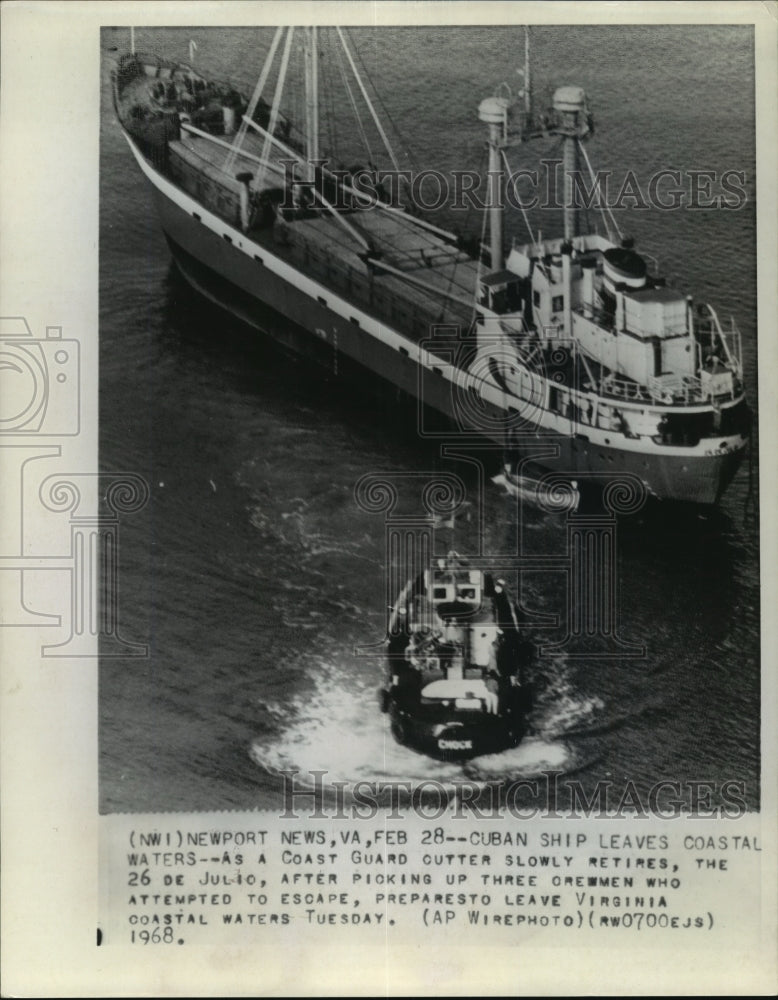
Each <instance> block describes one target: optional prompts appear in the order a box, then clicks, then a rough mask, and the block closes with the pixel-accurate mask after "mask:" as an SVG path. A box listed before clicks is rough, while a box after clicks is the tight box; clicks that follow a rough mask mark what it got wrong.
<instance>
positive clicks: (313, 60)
mask: <svg viewBox="0 0 778 1000" xmlns="http://www.w3.org/2000/svg"><path fill="white" fill-rule="evenodd" d="M316 34H317V29H316V28H315V27H312V28H307V29H306V31H305V41H304V54H305V126H306V128H305V158H306V161H307V166H306V174H307V176H306V180H307V181H310V182H313V181H314V180H315V173H316V166H315V164H316V161H317V160H318V159H319V55H318V40H317V37H316Z"/></svg>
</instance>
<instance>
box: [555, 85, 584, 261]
mask: <svg viewBox="0 0 778 1000" xmlns="http://www.w3.org/2000/svg"><path fill="white" fill-rule="evenodd" d="M554 111H555V112H556V113H557V115H558V123H557V126H556V130H555V131H556V133H557V135H561V136H562V137H563V142H564V146H563V164H562V166H563V173H564V213H565V240H566V241H567V242H570V240H572V239H573V238H574V237H576V236H578V210H577V209H576V206H575V200H574V195H575V190H574V186H573V178H574V177H577V176H578V175H579V173H580V169H581V165H580V160H579V155H578V144H579V141H580V140H581V139H582V138H583V137H584V136H585V135H586V133H587V132H588V131H589V123H588V121H587V114H586V94H585V93H584V91H583V89H582V88H581V87H559V88H557V90H556V92H555V93H554Z"/></svg>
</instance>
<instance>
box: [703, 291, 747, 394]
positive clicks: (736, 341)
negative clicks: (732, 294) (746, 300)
mask: <svg viewBox="0 0 778 1000" xmlns="http://www.w3.org/2000/svg"><path fill="white" fill-rule="evenodd" d="M698 310H699V312H698V315H697V317H696V319H695V323H694V337H695V340H696V341H697V345H698V352H699V355H700V369H704V367H705V365H706V364H707V363H708V362H709V361H710V360H711V359H714V358H718V359H719V361H721V362H723V363H725V364H726V365H727V367H728V368H729V370H730V371H731V372H732V373H733V374H734V376H735V378H736V379H737V380H740V379H742V377H743V343H742V338H741V336H740V330H738V328H737V327H736V326H735V321H734V319H733V318H732V317H731V316H730V319H729V325H728V326H727V327H723V326H722V325H721V322H720V321H719V317H718V314H717V312H716V310H715V309H714V308H713V306H711V305H709V304H708V303H707V302H706V303H704V304H701V305H700V306H699V307H698Z"/></svg>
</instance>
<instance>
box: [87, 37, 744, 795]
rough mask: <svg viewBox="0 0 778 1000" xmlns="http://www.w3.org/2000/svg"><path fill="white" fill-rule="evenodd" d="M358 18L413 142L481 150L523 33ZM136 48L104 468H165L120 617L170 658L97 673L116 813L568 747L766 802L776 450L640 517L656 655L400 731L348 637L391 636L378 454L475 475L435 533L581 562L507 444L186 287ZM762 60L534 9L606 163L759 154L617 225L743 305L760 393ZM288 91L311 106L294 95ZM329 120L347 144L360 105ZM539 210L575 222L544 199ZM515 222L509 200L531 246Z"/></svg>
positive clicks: (644, 607) (550, 57) (626, 567)
mask: <svg viewBox="0 0 778 1000" xmlns="http://www.w3.org/2000/svg"><path fill="white" fill-rule="evenodd" d="M136 38H137V43H138V47H139V48H141V49H142V50H144V51H152V52H157V53H159V54H161V55H165V56H168V57H170V58H181V59H185V58H186V57H187V48H188V41H189V39H190V38H195V39H196V40H197V43H198V50H197V60H198V65H200V66H201V68H202V69H204V70H208V71H212V72H215V73H216V74H217V75H218V76H220V77H221V78H230V79H232V80H233V81H234V82H236V83H237V84H239V85H240V86H241V87H242V88H243V89H245V90H247V91H249V92H250V91H251V89H252V88H253V84H254V81H255V79H256V77H257V75H258V73H259V70H260V68H261V65H262V58H263V55H264V53H265V52H266V51H267V49H268V46H269V41H270V39H269V37H268V36H267V33H266V32H262V31H260V30H255V29H238V30H230V31H226V32H217V31H213V30H211V31H208V30H203V29H196V30H195V29H193V30H192V31H186V30H183V29H180V30H179V29H159V30H149V31H142V30H139V31H138V32H136ZM353 39H354V43H355V45H356V48H357V49H358V50H359V52H360V54H361V56H362V59H363V61H364V63H365V65H366V66H367V68H368V72H369V76H370V79H371V80H372V82H373V83H374V84H375V86H376V88H377V89H378V90H379V91H380V93H381V94H382V97H383V101H384V104H385V106H386V110H387V111H388V114H389V117H390V119H391V121H392V122H393V123H394V124H395V125H396V126H397V129H398V131H399V132H400V133H401V134H402V136H403V137H404V145H402V146H399V145H398V150H401V151H402V152H401V154H400V155H401V156H403V157H408V159H407V160H406V162H409V163H410V162H413V163H415V164H416V165H417V166H419V167H428V166H429V167H436V168H439V169H442V170H446V171H448V170H451V169H453V168H468V169H476V168H478V167H479V165H480V164H481V162H482V150H483V136H482V131H481V129H482V126H481V125H480V124H479V123H478V121H477V116H476V108H477V105H478V102H479V101H480V100H481V98H482V97H484V96H486V95H488V94H489V93H491V92H493V90H494V87H495V86H496V85H498V84H500V83H501V82H503V81H506V82H508V83H509V84H510V85H511V86H512V87H514V88H515V87H516V85H517V81H518V77H517V75H516V67H517V66H518V65H519V64H520V62H521V61H522V59H523V34H522V32H521V30H520V29H518V28H507V27H504V28H476V27H473V28H461V29H459V28H457V29H454V28H450V29H446V28H425V29H411V28H407V29H379V30H367V29H360V30H358V31H354V32H353ZM127 45H128V38H127V33H126V31H124V30H119V29H116V30H106V31H105V33H104V36H103V49H104V56H105V59H104V66H103V78H102V126H103V128H102V140H101V150H100V156H101V191H100V195H101V242H100V340H101V376H100V403H101V410H100V419H101V424H100V441H101V465H102V467H103V469H105V470H114V471H118V470H120V471H134V472H137V473H140V474H141V475H143V476H144V477H145V478H146V479H147V480H148V482H149V484H150V487H151V499H150V502H149V504H148V505H147V507H146V508H145V509H144V510H143V511H141V512H139V513H136V514H134V515H132V516H128V517H126V518H125V519H124V520H123V521H122V525H121V548H120V618H121V629H122V632H123V634H124V635H125V637H126V638H127V639H132V640H135V641H140V642H146V643H147V644H148V646H149V649H150V655H149V657H148V658H147V659H144V660H133V659H126V660H114V661H112V660H106V661H104V662H103V664H102V666H101V674H100V712H101V730H100V768H101V771H100V793H101V809H102V810H103V811H104V812H118V811H140V810H154V811H161V810H203V809H224V808H236V807H239V808H245V809H247V808H255V807H256V808H271V807H273V806H275V805H277V803H278V802H279V795H280V789H281V783H280V779H279V777H278V775H277V773H276V772H277V770H278V769H282V768H296V769H298V770H300V771H301V772H303V773H304V772H307V771H310V770H314V769H315V770H326V771H327V772H328V773H329V778H330V779H331V780H355V779H359V778H363V779H368V780H379V779H385V778H397V779H410V780H422V779H425V778H436V779H439V780H441V781H444V782H448V781H452V782H453V781H456V780H457V779H459V778H468V779H471V780H473V781H483V782H484V783H486V782H489V781H492V780H496V779H501V778H504V779H512V778H518V777H522V776H531V775H533V774H537V773H539V772H540V771H542V770H544V769H546V770H547V769H553V770H557V771H560V772H563V773H565V774H569V775H574V776H575V779H576V780H577V781H579V782H581V783H582V784H583V786H584V788H586V789H589V790H591V789H593V788H594V786H595V785H596V783H597V782H598V781H600V780H602V779H606V778H607V779H611V780H613V781H614V782H616V783H619V782H621V783H622V785H623V783H624V782H625V781H626V780H627V779H631V780H632V781H634V783H635V786H636V787H637V789H638V790H639V791H640V792H641V793H645V792H646V790H647V789H648V788H649V787H650V786H651V785H652V784H653V783H654V782H656V781H658V780H661V779H670V780H678V781H685V780H703V781H716V782H722V781H724V780H726V779H732V780H737V781H742V782H745V784H746V800H747V802H748V804H749V806H751V807H757V806H758V775H759V576H758V572H759V563H758V537H757V534H756V529H755V528H754V526H753V523H749V521H748V519H747V518H745V516H744V515H745V513H746V506H747V505H746V498H747V495H748V491H749V484H750V482H751V483H752V484H753V488H754V490H755V489H756V479H757V472H758V469H757V467H756V460H755V462H754V468H753V470H752V471H753V475H752V477H749V468H748V466H747V463H746V464H745V465H744V466H743V467H742V468H741V470H740V472H739V473H738V476H737V478H736V480H735V482H734V483H733V484H732V486H731V487H730V489H729V490H728V492H727V494H726V495H725V497H724V499H723V502H722V504H721V506H720V509H718V510H717V511H715V512H708V513H705V514H702V513H698V512H691V513H688V512H687V513H684V514H683V515H680V514H679V515H677V516H676V515H675V514H673V513H672V512H670V513H668V512H667V511H666V510H662V511H660V512H656V511H648V512H641V513H639V514H637V515H634V516H632V517H630V518H625V519H624V521H623V523H621V524H620V525H619V529H618V554H619V558H618V584H619V593H618V601H619V609H620V626H619V629H620V635H621V637H622V638H623V639H624V640H625V641H630V642H634V643H638V644H643V645H644V646H645V647H646V655H645V656H644V657H642V658H636V659H628V658H616V659H598V658H590V659H583V660H579V659H574V658H571V657H569V656H566V655H565V654H564V652H561V653H558V654H556V655H547V656H543V657H538V658H537V660H536V662H535V663H534V665H533V676H534V680H535V686H536V692H537V694H536V704H535V707H534V710H533V713H532V716H531V718H530V732H529V734H528V736H527V738H526V739H525V740H524V742H522V744H521V745H520V746H519V747H518V748H517V749H516V750H513V751H510V752H507V753H504V754H500V755H496V756H493V757H486V758H479V759H477V760H475V761H472V762H470V763H468V764H466V765H458V764H451V763H448V764H445V763H443V764H442V763H440V762H435V761H432V760H429V759H427V758H425V757H423V756H420V755H419V754H416V753H414V752H413V751H411V750H408V749H405V748H401V747H399V746H397V745H396V744H395V743H394V741H393V740H392V738H391V736H390V735H389V733H388V729H387V727H386V720H385V717H384V716H382V715H381V714H380V713H379V712H378V709H377V702H376V688H377V686H378V683H379V681H380V679H381V670H382V663H381V659H380V657H376V656H372V657H371V656H365V655H357V653H356V652H355V650H356V649H357V647H363V646H367V645H370V644H375V643H378V642H380V640H381V638H382V636H383V633H384V629H385V615H386V603H387V599H386V594H385V584H384V524H383V520H382V518H381V516H380V515H375V514H368V513H365V512H363V511H361V510H360V509H359V507H358V506H357V505H356V503H355V500H354V486H355V484H356V482H357V481H358V480H359V479H360V477H361V476H363V475H365V474H366V473H369V472H375V471H379V472H409V471H410V472H419V473H425V472H432V471H440V470H450V471H453V472H456V473H457V474H459V475H460V476H462V478H463V479H464V480H465V482H466V484H467V487H468V502H469V504H470V506H469V508H466V509H467V510H468V511H469V512H470V515H471V516H470V518H469V519H468V517H467V516H464V517H462V518H461V523H459V524H458V526H457V528H456V529H455V530H456V532H457V534H456V537H455V538H454V539H452V538H451V533H450V531H448V529H445V528H444V529H441V531H440V532H439V533H438V539H439V544H440V546H441V548H446V547H447V546H448V545H449V544H451V543H452V541H453V543H454V544H455V545H456V546H457V548H459V549H460V551H463V552H468V551H473V548H474V546H475V545H476V541H477V539H476V534H477V531H478V518H479V516H482V517H483V540H484V551H486V552H502V553H509V552H511V551H515V550H516V546H517V543H519V544H521V545H522V546H523V549H524V551H528V552H529V551H531V552H534V553H542V552H545V553H549V554H551V555H560V554H562V553H564V552H565V545H566V533H565V532H566V527H565V523H564V520H563V518H562V517H561V516H560V515H552V514H548V513H544V512H542V511H540V510H539V509H537V508H536V507H534V506H533V505H532V503H531V502H529V500H528V499H527V498H524V499H522V497H519V498H516V497H512V496H509V495H507V494H506V492H505V489H504V488H503V487H502V486H501V485H500V484H499V483H493V482H492V481H491V477H492V476H493V475H494V474H495V473H496V472H497V471H498V468H497V462H496V459H495V464H494V466H493V467H492V466H490V465H489V461H491V459H490V460H489V461H487V462H486V467H485V468H484V475H483V476H482V477H481V478H482V482H481V481H479V479H478V477H477V475H476V474H475V472H474V471H473V470H474V467H473V466H472V464H469V463H468V462H467V461H465V460H464V459H443V458H441V457H440V455H439V454H438V451H437V449H436V447H435V446H434V445H433V444H431V443H430V442H428V441H427V442H425V441H422V440H420V439H419V436H418V434H417V433H416V415H415V411H414V408H413V407H412V406H403V405H401V404H400V403H399V402H396V401H394V400H393V399H392V398H391V396H387V397H383V396H381V395H380V394H377V393H375V392H374V391H373V388H372V387H370V386H368V385H366V384H363V385H360V384H354V383H353V382H344V381H342V380H339V379H337V378H336V377H335V376H334V375H333V374H332V373H328V372H326V371H324V370H323V369H322V370H320V369H316V368H313V367H312V366H310V365H309V364H308V363H306V362H304V361H301V360H295V359H290V358H289V357H288V356H286V355H284V354H282V353H281V352H280V351H279V350H277V349H276V348H275V347H274V346H273V344H272V343H269V342H267V341H265V340H264V339H262V338H261V337H259V336H257V335H255V334H254V333H252V332H251V331H248V330H246V329H245V328H243V327H242V326H240V325H239V324H238V323H237V322H236V321H234V320H232V319H231V318H230V317H229V316H228V315H226V314H224V313H222V312H220V311H218V310H216V309H213V308H211V307H210V306H208V305H206V304H205V303H204V302H203V301H202V300H201V299H200V298H199V297H198V296H197V295H196V294H195V293H194V292H192V291H191V290H190V289H189V288H188V286H187V285H186V284H185V283H184V282H183V280H182V279H181V278H180V277H179V275H178V274H177V272H176V270H175V268H174V266H173V265H172V263H171V260H170V256H169V253H168V250H167V246H166V244H165V241H164V238H163V236H162V233H161V230H160V228H159V226H158V223H157V219H156V217H155V214H154V210H153V205H152V201H151V195H150V192H149V190H148V189H147V187H146V186H145V182H144V180H143V178H142V176H141V174H140V172H139V170H138V168H137V166H136V165H135V164H134V161H133V159H132V157H131V154H130V151H129V149H128V147H127V144H126V142H125V141H124V139H123V137H122V135H121V133H120V130H119V127H118V125H117V123H116V120H115V117H114V113H113V109H112V107H111V100H110V87H109V72H110V59H111V58H115V56H116V50H118V51H124V50H125V49H126V47H127ZM325 51H329V50H325ZM752 58H753V45H752V37H751V33H750V32H749V31H748V30H746V29H739V28H732V27H723V28H716V29H714V28H708V27H705V28H700V27H678V28H651V29H648V28H639V27H635V28H615V27H614V28H595V27H576V28H569V29H568V28H551V27H541V28H537V29H536V30H535V31H534V37H533V59H534V63H533V65H534V77H535V86H536V90H537V93H538V95H540V96H543V95H544V94H545V93H547V92H548V93H550V91H551V88H553V87H554V86H556V85H559V84H562V83H576V84H580V85H581V86H583V87H584V88H585V89H586V91H587V93H588V94H589V95H590V98H591V102H592V105H593V109H594V113H595V116H596V122H597V132H596V134H595V135H594V137H593V138H592V139H591V141H590V142H589V143H588V146H587V148H588V152H589V156H590V159H591V160H592V162H593V164H594V165H595V167H597V168H603V169H605V168H608V169H611V170H613V172H614V176H616V177H617V178H623V177H624V175H625V174H626V172H627V171H633V172H634V174H635V176H636V177H637V179H638V180H639V182H640V183H641V184H642V185H646V184H647V183H648V180H649V178H650V176H651V175H652V173H654V172H655V171H656V170H658V169H662V168H667V169H675V170H680V171H682V172H687V171H690V170H705V169H710V170H717V171H722V170H739V171H744V172H745V174H746V184H745V189H746V192H747V195H748V200H747V202H746V204H745V206H744V207H743V208H741V209H740V210H738V211H726V210H716V211H712V210H708V211H705V210H702V211H690V210H686V209H680V210H678V211H674V212H658V211H645V210H641V209H637V210H634V211H626V210H625V211H619V212H618V213H617V218H618V221H619V225H620V226H621V228H622V229H623V230H625V231H626V232H629V233H631V234H632V235H634V236H635V237H636V239H637V242H638V246H639V247H640V248H643V249H645V250H647V251H649V252H651V253H653V254H654V255H655V256H657V257H658V258H659V260H660V263H661V266H662V270H663V272H664V273H665V274H667V275H668V277H669V278H670V279H671V280H672V281H673V282H674V283H676V284H678V285H679V286H680V287H684V288H686V289H687V290H688V291H689V292H692V293H694V295H695V297H696V298H698V299H702V300H706V301H710V302H711V303H712V304H713V305H714V306H715V307H716V309H717V310H718V312H719V314H720V315H722V316H724V317H728V316H729V315H730V314H732V315H733V316H735V317H736V320H737V322H738V325H739V327H740V329H741V331H742V334H743V345H744V362H745V368H746V373H747V381H748V388H749V395H750V399H751V401H752V403H753V404H754V406H755V407H756V403H757V399H756V346H757V341H756V305H755V302H756V295H755V292H756V288H755V245H754V244H755V209H756V203H755V175H754V109H753V72H752ZM712 69H713V70H714V71H713V72H712ZM331 71H332V66H330V68H329V70H327V72H331ZM290 101H291V103H292V107H291V108H290V113H294V111H295V102H298V103H299V101H298V97H297V96H295V93H294V92H292V94H291V97H290ZM336 111H337V109H336ZM336 132H337V133H338V134H339V136H340V137H341V138H346V139H347V140H350V139H353V130H352V133H349V132H348V131H347V129H346V126H345V125H344V123H343V118H342V114H336V122H335V126H333V127H332V129H331V133H330V134H331V135H332V137H333V138H338V135H335V133H336ZM325 134H326V133H325ZM525 155H527V157H528V158H529V159H531V158H532V157H534V158H535V162H536V161H537V158H538V156H539V155H541V154H539V153H536V152H529V151H528V152H527V153H526V154H525ZM527 162H529V160H528V161H527ZM438 221H440V222H441V223H443V224H453V223H454V222H456V224H458V225H460V227H461V226H462V225H463V224H464V226H465V228H468V227H469V230H470V231H472V232H473V233H475V234H478V232H479V231H480V219H479V218H478V217H477V216H473V217H472V218H470V219H463V218H460V217H457V218H456V219H452V218H451V217H449V216H448V215H447V213H446V211H445V210H443V211H441V212H440V213H439V215H438ZM531 221H532V224H533V225H534V226H539V227H540V228H542V229H543V230H544V232H545V233H547V234H548V235H552V234H553V233H554V232H557V231H558V230H559V220H558V219H556V218H554V217H552V216H551V215H550V213H535V216H534V218H533V219H532V220H531ZM522 226H523V222H522V220H521V218H520V217H519V218H517V219H510V220H509V227H508V228H509V232H512V231H515V232H516V234H517V235H518V236H519V237H521V238H522V239H523V235H524V234H523V231H522V228H521V227H522ZM407 502H408V503H411V502H412V501H411V499H410V498H408V501H407ZM447 531H448V533H447ZM516 585H517V586H518V581H516ZM521 601H522V606H523V607H524V608H525V609H526V613H527V616H528V618H529V619H530V620H531V621H534V622H536V623H537V621H538V620H539V618H540V617H541V616H542V615H543V614H553V613H557V614H558V613H561V612H562V611H563V609H564V604H565V591H564V580H563V578H562V577H561V576H560V574H558V573H545V574H532V573H527V574H523V576H522V580H521ZM550 634H551V636H552V638H553V637H556V638H559V632H558V630H557V632H556V633H553V632H552V633H550ZM548 635H549V633H545V636H546V639H547V638H548ZM534 637H535V638H536V639H539V640H540V641H542V640H543V637H544V633H543V632H542V630H539V631H536V632H535V633H534ZM714 799H715V795H714Z"/></svg>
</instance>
